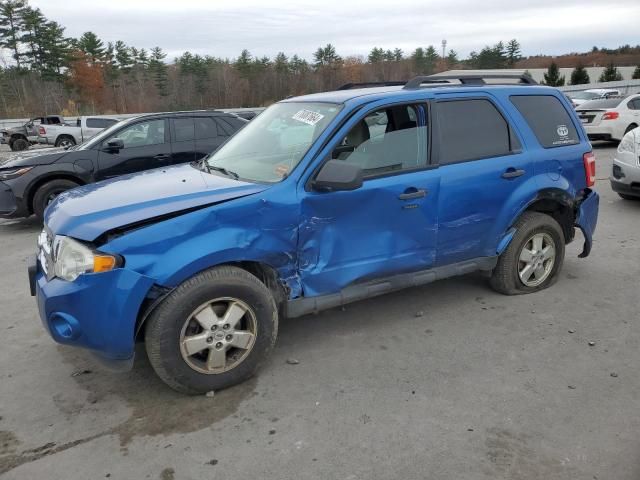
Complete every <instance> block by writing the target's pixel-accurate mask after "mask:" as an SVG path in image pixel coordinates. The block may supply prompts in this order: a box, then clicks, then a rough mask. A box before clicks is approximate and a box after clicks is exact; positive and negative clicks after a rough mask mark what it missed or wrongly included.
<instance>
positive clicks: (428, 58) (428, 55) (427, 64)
mask: <svg viewBox="0 0 640 480" xmlns="http://www.w3.org/2000/svg"><path fill="white" fill-rule="evenodd" d="M439 58H440V57H439V55H438V52H437V51H436V49H435V47H434V46H433V45H429V46H428V47H427V48H426V49H423V48H422V47H418V48H416V49H415V50H414V51H413V53H412V54H411V60H412V62H413V67H414V70H415V72H416V73H419V74H421V75H429V74H430V73H433V72H434V70H435V68H436V64H437V63H438V59H439Z"/></svg>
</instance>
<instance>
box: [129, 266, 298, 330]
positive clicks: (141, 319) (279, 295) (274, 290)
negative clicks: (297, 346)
mask: <svg viewBox="0 0 640 480" xmlns="http://www.w3.org/2000/svg"><path fill="white" fill-rule="evenodd" d="M229 266H230V267H237V268H241V269H242V270H245V271H246V272H248V273H250V274H252V275H253V276H255V277H257V278H258V280H260V281H261V282H262V283H263V284H264V285H265V286H266V287H267V288H268V289H269V291H270V292H271V294H272V295H273V298H274V300H275V302H276V305H277V306H278V312H279V314H280V315H283V312H284V308H285V306H286V300H287V293H288V287H287V286H286V283H285V282H284V280H283V279H282V278H281V275H280V274H279V273H278V271H277V270H276V269H275V268H274V267H272V266H271V265H269V264H267V263H264V262H260V261H253V260H241V261H236V262H225V263H220V264H217V265H212V266H209V267H206V268H203V269H202V270H200V271H198V272H196V273H194V274H193V275H192V276H190V277H188V278H186V279H184V280H182V281H181V282H180V283H184V282H186V281H187V280H189V278H193V277H195V276H196V275H199V274H201V273H202V272H205V271H207V270H211V269H213V268H218V267H229ZM176 288H178V285H176V286H175V287H172V288H168V287H162V286H159V285H154V286H153V287H152V288H151V289H150V290H149V292H148V293H147V296H146V298H145V300H144V301H143V302H142V304H141V306H140V310H139V312H138V316H137V319H136V326H135V330H134V333H135V337H134V340H135V341H136V342H138V341H142V340H144V324H145V322H146V321H147V319H148V318H149V316H150V315H151V313H152V312H153V311H154V310H155V309H156V307H158V305H160V304H161V303H162V301H163V300H164V299H165V298H166V297H167V296H168V295H169V294H170V293H171V292H172V291H174V290H175V289H176Z"/></svg>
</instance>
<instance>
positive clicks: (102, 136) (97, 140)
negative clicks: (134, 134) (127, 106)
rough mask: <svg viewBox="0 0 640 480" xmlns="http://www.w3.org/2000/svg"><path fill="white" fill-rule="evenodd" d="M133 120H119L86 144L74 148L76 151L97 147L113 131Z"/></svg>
mask: <svg viewBox="0 0 640 480" xmlns="http://www.w3.org/2000/svg"><path fill="white" fill-rule="evenodd" d="M135 119H136V118H129V119H127V120H121V121H119V122H118V123H114V124H113V125H111V126H110V127H109V128H105V129H104V130H102V131H101V132H100V133H98V134H97V135H95V136H93V137H91V139H90V140H87V141H86V142H84V143H82V144H80V145H79V146H78V147H76V150H88V149H90V148H92V147H93V146H94V145H98V144H99V143H100V142H102V141H103V140H104V139H105V138H108V137H109V136H110V135H111V134H112V133H113V132H114V131H115V130H118V129H119V128H120V127H122V126H123V125H126V124H127V123H129V122H131V121H133V120H135Z"/></svg>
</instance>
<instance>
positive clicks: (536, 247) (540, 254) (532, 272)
mask: <svg viewBox="0 0 640 480" xmlns="http://www.w3.org/2000/svg"><path fill="white" fill-rule="evenodd" d="M514 226H515V228H516V233H515V235H514V237H513V239H512V240H511V243H510V244H509V246H508V247H507V249H506V250H505V251H504V252H503V253H502V255H500V258H499V259H498V264H497V265H496V268H495V269H494V271H493V274H492V276H491V286H492V287H493V288H494V289H495V290H496V291H498V292H500V293H504V294H505V295H517V294H523V293H532V292H537V291H539V290H543V289H545V288H547V287H549V286H551V285H553V283H555V281H556V280H557V279H558V273H559V272H560V269H561V268H562V263H563V261H564V247H565V245H564V233H563V232H562V228H561V227H560V225H559V224H558V222H557V221H556V220H555V219H554V218H552V217H551V216H549V215H545V214H543V213H538V212H525V213H524V214H523V215H522V217H520V219H519V220H518V221H517V222H516V224H515V225H514Z"/></svg>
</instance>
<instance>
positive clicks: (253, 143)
mask: <svg viewBox="0 0 640 480" xmlns="http://www.w3.org/2000/svg"><path fill="white" fill-rule="evenodd" d="M341 108H342V106H341V105H337V104H333V103H297V102H291V103H286V102H285V103H276V104H275V105H272V106H271V107H269V108H267V109H266V110H265V111H264V112H263V113H261V114H260V115H258V116H257V117H256V118H255V119H253V120H252V121H251V122H250V123H248V124H247V126H246V127H244V128H243V129H242V130H240V131H239V132H238V133H237V134H236V135H234V136H233V137H231V138H230V139H229V141H228V142H227V143H225V144H224V145H223V146H222V147H220V148H219V149H218V150H217V151H216V152H214V153H213V154H212V155H211V156H210V157H209V158H207V159H206V162H207V164H208V166H209V167H210V169H211V170H216V169H218V170H219V171H220V172H222V173H223V174H225V173H228V174H231V175H232V176H237V177H239V178H242V179H246V180H249V181H256V182H269V183H274V182H279V181H281V180H283V179H284V178H286V177H287V175H289V173H290V172H291V171H292V170H293V169H294V168H295V167H296V165H298V163H299V162H300V160H301V159H302V157H303V156H304V154H305V153H307V150H309V147H311V145H312V144H313V142H314V141H315V140H316V139H317V138H318V137H319V136H320V134H321V133H322V132H323V131H324V130H325V128H327V125H329V123H331V121H332V120H333V119H334V118H335V117H336V115H337V114H338V112H339V111H340V109H341Z"/></svg>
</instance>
